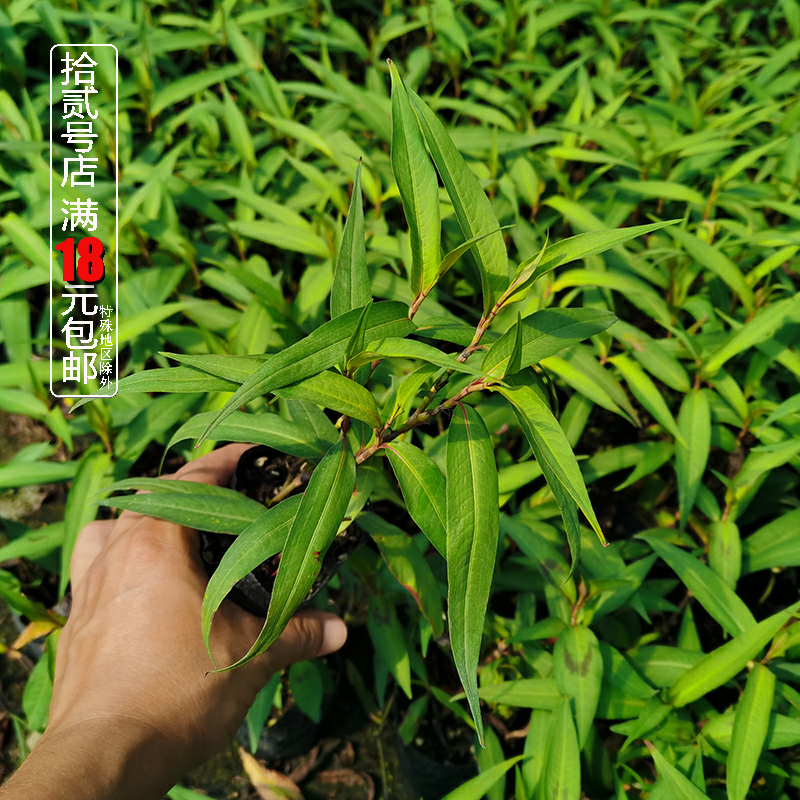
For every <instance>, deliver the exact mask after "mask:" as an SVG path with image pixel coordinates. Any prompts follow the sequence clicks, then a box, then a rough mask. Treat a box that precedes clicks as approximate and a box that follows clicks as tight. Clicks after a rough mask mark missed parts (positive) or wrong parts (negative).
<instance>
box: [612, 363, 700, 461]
mask: <svg viewBox="0 0 800 800" xmlns="http://www.w3.org/2000/svg"><path fill="white" fill-rule="evenodd" d="M609 361H611V363H612V364H614V366H615V367H616V368H617V369H618V370H619V371H620V372H621V373H622V377H623V378H625V382H626V383H627V384H628V387H629V388H630V390H631V392H633V395H634V397H635V398H636V399H637V400H638V401H639V402H640V403H641V404H642V406H644V408H645V409H646V410H647V411H648V412H649V413H650V414H652V416H653V419H654V420H655V421H656V422H658V423H659V424H660V425H661V426H662V427H663V428H665V429H666V430H667V431H669V433H671V434H672V435H673V436H674V437H675V441H676V442H678V444H679V445H681V446H683V447H688V443H687V442H686V441H684V439H683V436H682V435H681V432H680V430H678V426H677V425H676V424H675V419H674V417H673V416H672V413H671V412H670V410H669V407H668V406H667V403H666V401H665V400H664V398H663V397H662V396H661V392H659V391H658V388H657V387H656V385H655V384H654V383H653V381H652V380H650V376H649V375H648V374H647V373H646V372H645V371H644V370H643V369H642V368H641V367H640V366H639V365H638V364H637V363H636V362H635V361H633V360H632V359H630V358H628V357H627V356H626V355H623V354H620V355H617V356H613V357H612V358H610V359H609Z"/></svg>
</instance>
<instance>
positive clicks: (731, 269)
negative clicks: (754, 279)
mask: <svg viewBox="0 0 800 800" xmlns="http://www.w3.org/2000/svg"><path fill="white" fill-rule="evenodd" d="M670 234H671V235H672V236H673V238H675V240H676V241H678V242H679V243H680V244H682V245H683V249H684V250H685V251H686V252H687V253H688V254H689V255H690V256H691V257H692V258H693V259H694V260H695V261H697V262H699V263H700V264H702V265H703V267H705V268H706V269H708V270H710V271H711V272H713V273H714V274H715V275H716V276H717V277H718V278H719V279H720V280H721V281H723V282H724V283H726V284H727V285H728V286H729V287H730V288H731V289H732V290H733V291H734V292H735V293H736V294H737V295H738V296H739V299H740V300H741V301H742V305H743V306H744V307H745V309H746V310H747V312H748V313H749V314H751V313H752V312H753V310H754V309H755V295H754V294H753V290H752V289H751V288H750V286H748V284H747V281H746V280H745V279H744V274H743V273H742V271H741V269H739V267H738V266H737V265H736V264H734V262H733V261H731V260H730V259H729V258H728V257H727V256H726V255H725V254H724V253H723V252H722V251H721V250H720V249H719V248H717V247H714V246H712V245H710V244H708V243H706V242H704V241H702V239H698V238H697V236H695V235H694V234H691V233H689V231H686V230H684V229H683V228H673V229H672V230H671V231H670Z"/></svg>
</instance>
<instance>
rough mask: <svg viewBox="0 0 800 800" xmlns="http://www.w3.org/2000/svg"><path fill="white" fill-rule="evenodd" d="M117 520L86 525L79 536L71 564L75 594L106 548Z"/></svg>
mask: <svg viewBox="0 0 800 800" xmlns="http://www.w3.org/2000/svg"><path fill="white" fill-rule="evenodd" d="M115 524H116V520H113V519H107V520H96V521H95V522H90V523H89V524H88V525H86V526H85V527H84V528H83V529H82V530H81V532H80V533H79V534H78V538H77V540H76V541H75V549H74V550H73V551H72V560H71V562H70V579H71V581H72V591H73V593H74V592H75V591H76V590H77V588H78V586H81V585H82V584H83V580H84V578H85V576H86V573H87V572H88V571H89V568H90V567H91V566H92V564H93V563H94V561H95V559H96V558H97V556H99V555H100V552H101V551H102V550H103V548H104V547H105V546H106V543H107V542H108V538H109V536H110V534H111V531H112V530H113V528H114V525H115Z"/></svg>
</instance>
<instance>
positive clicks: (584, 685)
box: [553, 625, 603, 748]
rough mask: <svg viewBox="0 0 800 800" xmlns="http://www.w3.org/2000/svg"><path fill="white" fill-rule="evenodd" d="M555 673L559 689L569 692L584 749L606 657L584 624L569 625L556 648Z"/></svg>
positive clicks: (563, 692) (554, 655) (562, 691)
mask: <svg viewBox="0 0 800 800" xmlns="http://www.w3.org/2000/svg"><path fill="white" fill-rule="evenodd" d="M553 672H554V675H555V679H556V684H557V685H558V689H559V691H560V692H561V693H562V694H565V695H567V696H568V697H569V698H570V700H569V702H570V707H571V708H572V713H573V715H574V716H575V722H576V724H577V727H578V744H579V746H580V747H581V748H583V745H584V743H585V742H586V737H587V736H588V735H589V730H590V728H591V727H592V722H593V721H594V714H595V711H597V703H598V701H599V700H600V685H601V683H602V681H603V656H602V654H601V653H600V645H599V644H598V642H597V637H596V636H595V635H594V633H592V631H590V630H589V628H587V627H585V626H583V625H570V626H569V627H568V628H567V629H566V630H564V632H563V633H561V635H560V636H559V637H558V640H557V641H556V645H555V648H554V649H553Z"/></svg>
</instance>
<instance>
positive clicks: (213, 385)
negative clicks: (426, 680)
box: [105, 63, 670, 743]
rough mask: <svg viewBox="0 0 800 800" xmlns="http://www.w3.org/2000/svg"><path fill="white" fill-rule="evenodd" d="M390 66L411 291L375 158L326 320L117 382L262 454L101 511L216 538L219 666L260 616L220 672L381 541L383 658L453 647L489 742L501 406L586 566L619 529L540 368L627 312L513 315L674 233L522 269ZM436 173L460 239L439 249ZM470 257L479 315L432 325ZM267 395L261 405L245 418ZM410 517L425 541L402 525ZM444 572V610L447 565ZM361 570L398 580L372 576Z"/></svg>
mask: <svg viewBox="0 0 800 800" xmlns="http://www.w3.org/2000/svg"><path fill="white" fill-rule="evenodd" d="M389 66H390V72H391V82H392V130H393V136H392V149H391V162H392V168H393V171H394V175H395V178H396V181H397V187H398V190H399V194H400V198H401V200H402V205H403V210H404V212H405V217H406V220H407V223H408V239H409V243H410V249H411V269H410V273H409V275H408V282H407V287H408V290H409V291H408V294H407V296H406V297H405V298H404V299H390V300H377V299H375V298H373V296H372V292H371V289H370V286H371V282H370V275H369V272H368V269H367V256H366V244H365V233H364V230H365V226H364V214H363V206H362V203H363V201H362V192H361V176H362V165H361V163H359V165H358V168H357V170H356V173H355V181H354V185H353V192H352V198H351V202H350V209H349V214H348V215H347V220H346V224H345V226H344V229H343V233H342V236H341V242H340V244H339V248H338V256H337V258H336V263H335V270H334V278H333V284H332V290H331V295H330V319H329V320H328V321H325V322H323V323H322V324H320V325H319V326H318V327H317V328H316V329H315V330H313V331H311V332H310V333H308V334H307V335H305V336H298V337H297V339H296V341H294V342H293V343H291V344H289V345H288V346H286V347H285V348H284V349H283V350H281V351H279V352H275V353H270V354H252V355H248V356H235V355H217V354H208V355H179V354H165V355H168V356H169V358H171V359H174V360H175V361H177V362H178V365H177V366H175V367H172V368H168V369H153V370H150V371H147V372H145V373H142V374H137V375H134V376H130V377H129V378H126V379H124V380H122V381H121V382H120V387H119V389H120V393H124V392H128V391H157V392H196V391H198V388H201V389H202V390H204V391H208V392H212V391H228V392H232V395H231V396H230V398H229V399H228V401H227V402H226V403H225V405H224V406H223V407H222V408H221V409H219V410H216V411H208V412H205V413H201V414H198V415H196V416H194V417H192V418H191V419H190V420H189V421H188V422H187V423H186V424H185V425H183V426H182V427H181V428H180V429H179V430H178V431H177V432H176V433H175V435H174V436H173V437H172V440H171V442H170V447H171V446H173V445H174V444H176V443H178V442H180V441H185V440H196V441H197V443H198V444H200V443H202V442H205V441H206V440H213V441H236V442H253V443H257V444H259V445H261V447H260V448H257V449H254V450H252V451H250V452H249V453H248V454H247V455H246V456H245V457H244V459H243V461H242V463H241V464H240V466H239V468H238V469H237V473H236V476H235V479H234V483H233V486H232V488H218V487H209V486H204V485H198V484H194V483H181V482H179V481H169V482H164V481H159V480H156V479H144V478H131V479H127V480H124V481H120V482H118V483H116V484H114V485H113V486H111V487H110V489H111V490H113V491H118V490H126V489H147V490H148V492H149V493H148V494H140V495H129V496H116V497H113V498H110V499H107V500H106V501H105V503H106V504H107V505H111V506H115V507H118V508H129V509H133V510H136V511H141V512H143V513H147V514H151V515H155V516H160V517H163V518H166V519H170V520H174V521H176V522H180V523H182V524H185V525H189V526H192V527H194V528H197V529H199V530H201V531H204V532H206V534H205V536H204V557H205V558H206V560H207V563H208V564H209V565H210V567H211V571H213V574H212V576H211V578H210V581H209V585H208V591H207V594H206V597H205V602H204V605H203V611H202V629H203V636H204V638H205V642H206V646H207V648H208V652H209V655H210V656H211V658H212V660H213V648H212V642H211V625H212V621H213V618H214V614H215V612H216V611H217V609H218V608H219V606H220V604H221V602H222V601H223V599H225V598H226V597H228V596H229V595H230V596H232V597H233V598H234V599H238V601H239V602H240V603H241V604H242V605H244V606H245V607H247V608H249V609H250V610H252V611H254V612H260V613H262V615H263V616H264V617H265V619H264V625H263V629H262V631H261V634H260V635H259V636H258V638H257V640H256V641H255V642H253V644H252V647H251V648H250V650H249V652H248V653H247V654H246V655H245V656H244V657H243V658H241V659H240V660H239V661H237V662H236V663H234V664H215V666H216V667H217V668H219V669H221V670H228V669H235V668H237V667H239V666H241V665H242V664H244V663H246V662H247V661H249V660H250V659H252V658H254V657H255V656H257V655H258V654H260V653H262V652H263V651H264V650H266V649H267V648H268V647H270V645H271V644H272V643H273V642H274V641H275V640H276V639H277V638H278V636H280V634H281V632H282V631H283V629H284V627H285V626H286V624H287V623H288V621H289V619H290V618H291V616H292V615H293V614H294V613H295V611H296V610H297V609H298V608H299V607H300V606H301V605H302V604H303V603H306V602H308V601H309V600H310V599H311V598H312V597H313V596H314V595H315V593H316V592H318V591H319V590H320V589H321V588H322V586H323V585H324V583H325V581H327V580H328V579H329V578H330V577H331V576H332V575H333V574H334V573H335V570H336V569H337V568H338V567H339V566H340V565H341V564H343V563H344V562H345V561H346V559H347V558H348V557H349V556H351V554H352V553H353V552H354V550H355V548H357V547H358V545H360V544H362V543H364V542H365V541H369V540H371V541H372V542H374V544H375V549H374V555H375V558H376V559H378V558H379V557H378V556H377V553H378V552H379V553H380V556H381V557H382V563H383V565H384V566H383V567H380V565H379V563H378V562H377V561H375V560H374V559H373V560H370V559H362V560H361V561H360V563H359V564H358V568H357V569H355V570H354V571H351V574H350V576H349V578H348V581H349V583H348V585H352V581H353V580H354V579H362V580H364V581H365V582H367V583H368V584H369V585H368V591H367V595H368V598H367V604H368V609H367V627H368V630H369V632H370V635H371V637H372V639H373V642H374V643H375V645H376V648H377V649H378V650H379V652H380V659H381V662H382V663H383V665H384V666H385V668H386V670H387V671H388V672H389V673H391V674H392V675H393V676H394V678H395V680H396V681H397V683H398V685H399V687H400V689H401V690H402V691H403V692H404V693H405V694H406V695H407V696H408V697H409V698H411V696H412V688H411V684H412V672H413V673H414V674H415V675H416V677H417V678H419V677H420V675H421V674H422V675H424V663H423V662H422V660H421V659H420V656H419V654H418V653H417V652H416V651H415V650H414V647H416V646H417V645H414V644H413V643H414V642H419V643H420V644H419V645H418V646H419V647H420V648H421V650H422V652H425V650H426V649H427V646H428V643H429V642H430V641H431V639H436V640H437V641H440V642H445V641H449V644H450V648H451V650H452V659H453V662H454V664H455V668H456V670H457V673H458V676H459V677H460V680H461V682H462V684H463V688H464V691H465V693H466V698H467V701H468V705H469V710H470V713H471V715H472V719H473V721H474V726H475V729H476V732H477V736H478V740H479V741H480V742H481V743H483V741H484V726H483V721H482V718H481V712H480V700H479V697H478V683H477V672H478V663H479V657H480V653H481V638H482V634H483V628H484V617H485V613H486V608H487V602H488V599H489V594H490V587H491V584H492V578H493V574H494V569H495V561H496V556H497V552H498V541H499V515H500V511H499V508H500V504H499V491H498V477H497V464H496V461H495V453H494V445H493V436H492V434H493V430H492V428H490V427H489V425H487V421H486V419H485V417H486V416H488V415H487V412H486V409H491V410H492V413H494V412H497V413H500V414H503V415H505V416H504V419H507V420H508V421H509V422H510V424H511V425H512V426H513V427H514V428H515V430H516V431H518V432H519V433H520V438H521V439H522V437H524V441H525V442H526V443H527V448H526V450H527V452H526V453H525V454H524V455H525V457H528V458H529V457H531V456H532V457H534V458H535V459H536V462H537V463H538V466H539V468H540V469H541V474H542V475H543V476H544V478H545V479H546V481H547V484H548V486H549V489H550V491H551V492H552V496H553V498H554V500H555V502H556V503H557V504H558V506H559V508H560V511H561V516H562V519H563V526H564V531H565V532H566V539H567V542H568V544H569V548H570V550H571V554H572V563H573V566H574V564H575V563H576V561H577V559H578V558H579V554H580V534H579V513H582V514H583V515H584V516H585V518H586V520H587V521H588V523H589V524H590V525H591V527H592V528H593V529H594V531H595V532H596V534H597V536H598V537H600V539H601V540H603V533H602V531H601V528H600V525H599V523H598V521H597V519H596V517H595V514H594V512H593V510H592V505H591V502H590V500H589V496H588V493H587V490H586V487H585V485H584V481H583V478H582V475H581V472H580V469H579V467H578V463H577V461H576V458H575V456H574V454H573V451H572V448H571V447H570V445H569V442H568V440H567V437H566V435H565V433H564V431H563V430H562V429H561V427H560V425H559V423H558V420H557V419H556V417H555V416H554V414H553V411H552V410H551V392H550V388H549V384H548V382H547V381H546V376H544V375H543V373H542V370H541V369H540V368H538V367H537V364H538V363H539V362H540V361H541V360H543V359H545V358H547V357H549V356H552V355H554V354H556V353H558V352H559V351H561V350H563V349H564V348H567V347H570V346H572V345H574V344H576V343H578V342H580V341H583V340H585V339H587V338H589V337H591V336H593V335H595V334H598V333H600V332H602V331H604V330H605V329H606V328H608V327H609V326H610V325H611V324H612V323H613V322H614V321H615V319H616V317H615V316H614V315H613V314H612V313H610V312H608V311H606V310H599V309H594V308H569V307H558V306H554V307H543V308H540V309H539V310H537V311H534V312H533V313H530V314H527V315H523V314H522V313H518V312H517V309H520V308H522V302H521V301H523V300H525V299H526V297H527V296H528V294H529V292H530V290H531V288H532V287H533V286H534V284H535V283H536V282H537V281H539V280H540V279H541V278H542V277H543V276H546V275H547V274H548V273H550V272H551V271H552V270H554V269H556V268H557V267H560V266H562V265H564V264H567V263H569V262H571V261H574V260H576V259H581V258H585V257H587V256H590V255H593V254H597V253H601V252H603V251H605V250H608V249H610V248H612V247H615V246H617V245H620V244H623V243H625V242H627V241H629V240H631V239H633V238H635V237H637V236H641V235H643V234H646V233H649V232H651V231H655V230H657V229H659V228H661V227H663V226H665V225H668V224H670V223H668V222H659V223H654V224H650V225H641V226H637V227H631V228H624V229H619V230H604V231H598V232H594V233H587V234H581V235H578V236H574V237H571V238H568V239H565V240H563V241H559V242H557V243H552V244H551V243H547V242H545V244H544V246H543V247H541V249H540V250H539V251H538V252H536V253H532V254H530V255H529V257H527V258H525V260H523V261H522V262H521V263H520V264H519V266H518V267H517V268H516V269H515V270H512V269H510V265H509V259H508V255H507V252H506V245H505V242H504V238H503V232H502V230H501V228H500V225H499V223H498V221H497V218H496V216H495V214H494V212H493V208H492V204H491V202H490V200H489V198H488V197H487V195H486V194H485V192H484V191H483V189H482V188H481V185H480V184H479V182H478V179H477V178H476V176H475V175H474V173H473V172H472V171H471V170H470V168H469V167H468V165H467V164H466V162H465V161H464V159H463V158H462V156H461V155H460V153H459V152H458V150H457V149H456V146H455V145H454V143H453V141H452V140H451V139H450V137H449V136H448V134H447V132H446V129H445V127H444V125H443V123H442V122H441V120H440V119H439V118H438V117H437V116H436V115H435V114H434V112H432V111H431V110H430V109H429V108H428V106H427V105H426V104H425V103H424V102H423V101H422V100H421V99H420V98H419V97H418V96H417V95H416V94H415V93H414V92H412V91H410V90H409V89H407V88H406V87H405V85H404V84H403V82H402V80H401V78H400V76H399V75H398V73H397V70H396V69H395V67H394V66H393V65H392V64H391V63H390V65H389ZM439 180H441V183H442V185H443V187H444V190H445V192H446V195H447V198H448V199H449V203H450V204H451V205H452V212H453V214H454V216H455V219H456V220H457V222H458V225H459V227H460V229H461V231H462V233H463V238H464V241H463V243H462V244H460V245H459V246H458V247H456V248H455V249H454V250H452V251H451V252H448V253H447V254H446V255H444V256H443V255H442V252H441V241H442V236H441V230H442V219H441V217H440V188H439ZM462 257H463V258H466V259H472V262H473V264H472V268H473V269H474V270H475V272H476V274H477V275H478V276H479V278H480V286H481V296H482V305H481V309H480V312H481V313H480V318H479V320H478V322H477V324H469V323H467V322H465V321H463V320H462V319H461V318H460V317H459V316H458V315H456V314H453V313H449V312H447V311H446V309H445V313H443V314H441V315H431V314H427V315H425V316H424V318H423V315H420V313H419V312H420V309H421V308H423V307H424V304H425V301H426V298H428V297H429V296H430V295H431V293H432V292H434V290H435V288H436V286H437V283H438V281H439V280H440V279H441V278H442V277H443V276H444V275H445V274H446V273H447V272H448V270H450V269H451V268H452V267H453V265H454V264H455V263H456V262H457V261H458V260H459V259H461V258H462ZM498 320H503V323H504V328H505V330H504V331H503V332H502V333H501V332H500V331H498V330H496V327H497V325H498ZM509 322H510V324H509ZM397 363H401V364H403V365H406V369H404V371H403V374H402V375H398V374H397V371H395V372H393V367H392V365H393V364H397ZM262 398H263V399H266V400H267V401H268V402H269V405H266V406H265V405H264V404H263V402H262ZM276 398H277V400H278V402H277V403H274V402H273V401H274V400H275V399H276ZM260 402H261V403H262V406H261V410H260V411H259V413H251V411H250V410H244V409H247V408H248V406H250V407H251V408H252V407H253V404H254V403H256V404H257V403H260ZM276 407H277V410H276ZM393 509H394V511H393ZM405 514H407V516H408V517H409V518H410V520H412V521H413V524H414V528H413V529H412V530H413V532H414V533H416V529H417V528H418V530H419V531H421V534H422V536H420V535H414V536H411V535H409V532H408V531H407V530H403V529H401V528H400V527H398V526H397V525H395V524H394V522H395V521H396V520H395V518H394V517H395V516H398V515H405ZM220 537H221V540H222V541H220ZM442 564H444V565H445V569H444V574H445V575H446V615H445V613H444V603H443V600H444V599H445V598H444V597H443V596H442V594H443V593H442V591H441V584H440V581H438V580H437V578H436V577H435V573H437V572H442V570H440V566H442ZM367 566H369V567H370V568H372V567H376V568H377V567H380V570H382V572H380V570H379V572H380V574H378V573H375V574H374V575H369V574H368V573H367V569H366V567H367ZM395 579H396V581H395ZM387 581H392V582H393V583H392V585H391V586H390V585H389V583H387ZM397 582H399V584H398V583H397ZM399 585H402V587H403V589H402V590H401V591H407V592H408V593H410V594H409V596H410V597H411V598H413V608H414V609H416V612H415V614H414V615H411V616H410V617H409V621H408V622H407V623H406V626H405V630H404V627H403V625H402V624H401V622H400V619H399V618H398V614H397V611H396V609H395V607H394V605H393V604H392V603H391V602H390V601H389V600H387V599H386V596H385V594H386V592H387V591H396V590H397V589H398V588H399ZM387 587H388V588H387ZM445 632H446V638H445Z"/></svg>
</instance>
